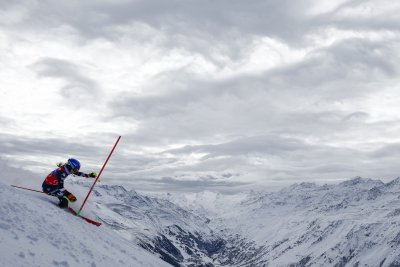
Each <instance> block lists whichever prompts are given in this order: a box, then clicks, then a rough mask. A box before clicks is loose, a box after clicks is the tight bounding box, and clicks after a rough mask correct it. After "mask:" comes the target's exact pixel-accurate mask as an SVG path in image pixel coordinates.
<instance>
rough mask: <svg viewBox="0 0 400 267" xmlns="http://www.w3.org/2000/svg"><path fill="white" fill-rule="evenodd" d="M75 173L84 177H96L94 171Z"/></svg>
mask: <svg viewBox="0 0 400 267" xmlns="http://www.w3.org/2000/svg"><path fill="white" fill-rule="evenodd" d="M75 175H77V176H83V177H85V178H96V177H97V173H95V172H91V173H83V172H78V173H76V174H75Z"/></svg>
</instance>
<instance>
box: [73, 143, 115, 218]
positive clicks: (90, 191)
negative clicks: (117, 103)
mask: <svg viewBox="0 0 400 267" xmlns="http://www.w3.org/2000/svg"><path fill="white" fill-rule="evenodd" d="M120 139H121V136H119V137H118V139H117V142H115V145H114V147H113V148H112V150H111V152H110V154H109V155H108V157H107V159H106V161H105V162H104V164H103V167H102V168H101V170H100V172H99V175H97V177H96V180H95V181H94V182H93V184H92V187H91V188H90V190H89V192H88V193H87V195H86V198H85V200H84V201H83V203H82V206H81V208H80V209H79V211H78V212H77V213H76V214H77V215H78V216H79V214H80V213H81V211H82V209H83V206H85V203H86V200H87V199H88V198H89V195H90V193H92V190H93V188H94V185H95V184H96V182H97V180H99V178H100V175H101V173H102V172H103V170H104V168H105V167H106V164H107V162H108V160H109V159H110V157H111V155H112V153H113V152H114V149H115V147H116V146H117V145H118V142H119V140H120Z"/></svg>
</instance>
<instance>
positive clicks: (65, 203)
mask: <svg viewBox="0 0 400 267" xmlns="http://www.w3.org/2000/svg"><path fill="white" fill-rule="evenodd" d="M68 203H69V201H68V198H67V197H62V198H60V203H58V206H59V207H60V208H68Z"/></svg>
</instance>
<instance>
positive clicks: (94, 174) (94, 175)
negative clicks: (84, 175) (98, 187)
mask: <svg viewBox="0 0 400 267" xmlns="http://www.w3.org/2000/svg"><path fill="white" fill-rule="evenodd" d="M89 177H90V178H96V177H97V173H95V172H91V173H89Z"/></svg>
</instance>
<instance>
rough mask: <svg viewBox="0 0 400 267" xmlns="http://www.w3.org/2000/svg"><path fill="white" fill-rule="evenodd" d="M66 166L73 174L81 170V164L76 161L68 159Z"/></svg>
mask: <svg viewBox="0 0 400 267" xmlns="http://www.w3.org/2000/svg"><path fill="white" fill-rule="evenodd" d="M66 165H67V167H68V168H69V170H70V171H72V173H77V172H78V171H79V169H80V168H81V164H80V163H79V161H78V160H76V159H68V161H67V164H66Z"/></svg>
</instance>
